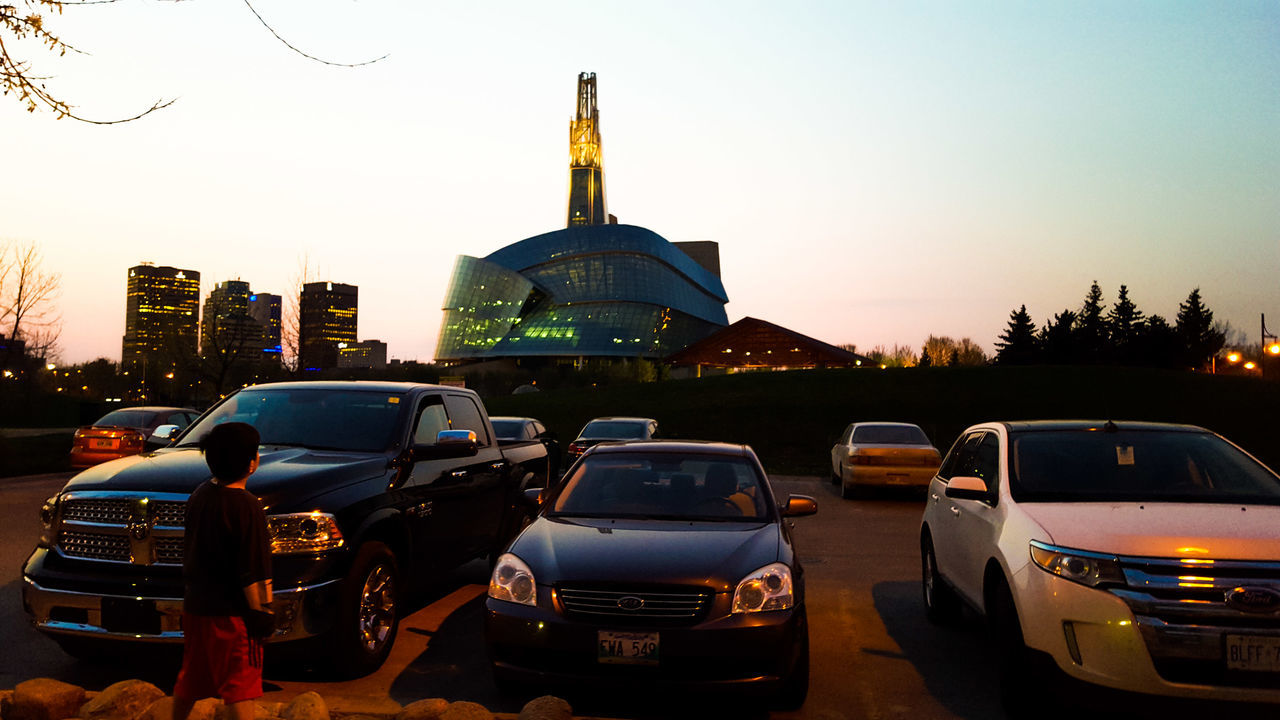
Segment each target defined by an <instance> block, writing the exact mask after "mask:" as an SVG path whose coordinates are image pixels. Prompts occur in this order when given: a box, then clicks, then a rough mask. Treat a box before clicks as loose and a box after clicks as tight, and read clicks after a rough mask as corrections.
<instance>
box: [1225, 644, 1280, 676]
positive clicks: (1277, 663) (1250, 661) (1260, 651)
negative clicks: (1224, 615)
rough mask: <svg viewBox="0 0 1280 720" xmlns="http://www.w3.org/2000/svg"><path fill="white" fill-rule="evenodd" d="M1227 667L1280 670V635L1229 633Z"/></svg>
mask: <svg viewBox="0 0 1280 720" xmlns="http://www.w3.org/2000/svg"><path fill="white" fill-rule="evenodd" d="M1226 654H1227V669H1228V670H1247V671H1251V672H1280V637H1266V636H1262V635H1228V636H1227V653H1226Z"/></svg>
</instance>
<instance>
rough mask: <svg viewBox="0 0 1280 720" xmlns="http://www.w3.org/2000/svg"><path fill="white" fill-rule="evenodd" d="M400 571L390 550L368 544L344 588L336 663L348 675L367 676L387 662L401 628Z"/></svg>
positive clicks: (334, 658)
mask: <svg viewBox="0 0 1280 720" xmlns="http://www.w3.org/2000/svg"><path fill="white" fill-rule="evenodd" d="M398 601H399V568H398V566H397V565H396V557H395V555H394V554H393V553H392V552H391V549H390V548H388V547H387V546H386V545H384V544H382V543H380V542H367V543H365V544H363V545H361V546H360V550H359V552H357V553H356V558H355V561H353V562H352V564H351V570H350V571H349V572H348V573H347V577H346V579H345V580H344V581H343V586H342V599H341V602H340V603H339V606H338V624H337V626H336V627H335V628H334V629H333V631H332V633H333V636H334V640H335V642H334V643H333V644H332V646H331V647H332V648H333V654H332V656H331V657H332V659H333V664H334V666H335V668H336V669H337V670H338V671H339V672H340V673H341V674H343V675H346V676H359V675H365V674H368V673H370V672H372V671H373V670H376V669H377V668H378V667H380V666H381V665H382V663H383V662H384V661H385V660H386V659H387V654H388V653H390V652H391V646H392V644H393V643H394V642H395V639H396V629H397V628H398V627H399V625H400V606H399V602H398Z"/></svg>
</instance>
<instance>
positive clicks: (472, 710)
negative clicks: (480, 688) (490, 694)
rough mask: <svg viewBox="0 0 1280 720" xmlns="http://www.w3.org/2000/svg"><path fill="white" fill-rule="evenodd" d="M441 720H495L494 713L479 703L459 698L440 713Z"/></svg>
mask: <svg viewBox="0 0 1280 720" xmlns="http://www.w3.org/2000/svg"><path fill="white" fill-rule="evenodd" d="M440 720H494V717H493V713H491V712H489V709H488V708H486V707H485V706H483V705H481V704H479V703H473V702H467V701H466V700H459V701H458V702H451V703H449V707H447V708H445V709H444V712H442V713H440Z"/></svg>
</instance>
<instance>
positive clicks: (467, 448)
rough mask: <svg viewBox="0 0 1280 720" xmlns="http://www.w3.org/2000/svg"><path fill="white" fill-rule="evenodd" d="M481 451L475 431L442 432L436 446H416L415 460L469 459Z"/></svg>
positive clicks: (414, 451) (414, 448)
mask: <svg viewBox="0 0 1280 720" xmlns="http://www.w3.org/2000/svg"><path fill="white" fill-rule="evenodd" d="M479 449H480V443H479V442H478V441H477V440H476V432H475V431H474V430H441V431H440V433H439V434H438V435H436V443H435V444H434V445H414V446H413V459H414V460H443V459H445V458H459V457H469V456H471V455H475V454H476V453H477V452H478V451H479Z"/></svg>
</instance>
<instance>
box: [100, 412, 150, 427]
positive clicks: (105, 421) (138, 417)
mask: <svg viewBox="0 0 1280 720" xmlns="http://www.w3.org/2000/svg"><path fill="white" fill-rule="evenodd" d="M155 416H156V414H155V413H153V412H149V411H147V410H115V411H112V412H109V413H107V414H106V415H103V416H102V417H100V418H98V421H97V422H95V423H94V426H96V427H109V426H112V427H132V428H143V427H147V426H148V425H149V424H150V423H151V421H152V419H154V418H155Z"/></svg>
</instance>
